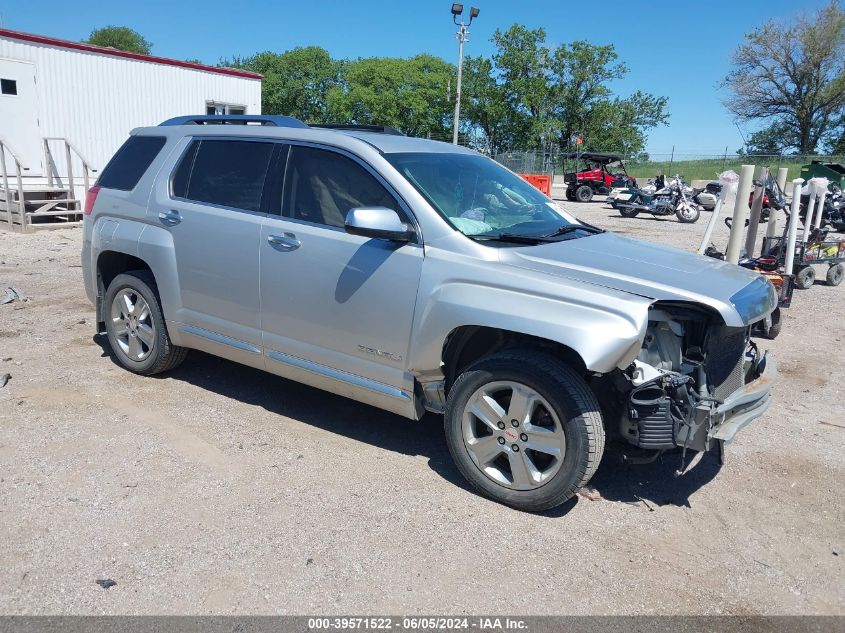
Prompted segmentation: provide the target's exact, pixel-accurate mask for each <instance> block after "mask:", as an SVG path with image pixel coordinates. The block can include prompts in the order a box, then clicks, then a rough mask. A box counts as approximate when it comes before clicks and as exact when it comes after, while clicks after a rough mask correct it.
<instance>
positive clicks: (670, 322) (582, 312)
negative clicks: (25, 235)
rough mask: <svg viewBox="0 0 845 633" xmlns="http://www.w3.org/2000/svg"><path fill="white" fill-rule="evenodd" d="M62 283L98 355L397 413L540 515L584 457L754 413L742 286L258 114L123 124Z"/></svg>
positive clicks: (490, 178)
mask: <svg viewBox="0 0 845 633" xmlns="http://www.w3.org/2000/svg"><path fill="white" fill-rule="evenodd" d="M85 213H86V215H85V223H84V224H85V226H84V233H85V237H84V246H83V252H82V264H83V271H84V278H85V288H86V290H87V292H88V295H89V297H90V298H91V301H93V302H94V303H95V305H96V311H97V323H98V328H99V331H101V332H102V331H105V333H106V334H107V335H108V340H109V343H110V344H111V347H112V349H113V351H114V355H115V357H116V358H117V360H118V361H119V362H120V363H121V364H122V365H123V366H124V367H126V368H127V369H129V370H131V371H133V372H136V373H139V374H146V375H149V374H155V373H158V372H163V371H168V370H172V369H173V368H175V367H176V366H177V365H178V364H179V363H180V362H181V361H182V360H183V359H184V358H185V355H186V354H187V351H188V350H189V349H199V350H203V351H205V352H209V353H211V354H216V355H218V356H222V357H225V358H228V359H231V360H233V361H236V362H239V363H243V364H245V365H249V366H251V367H258V368H260V369H264V370H267V371H269V372H272V373H274V374H278V375H280V376H284V377H285V378H290V379H292V380H296V381H299V382H302V383H307V384H309V385H313V386H316V387H319V388H321V389H325V390H327V391H331V392H333V393H336V394H340V395H342V396H346V397H348V398H352V399H354V400H358V401H360V402H364V403H367V404H370V405H373V406H376V407H379V408H381V409H385V410H387V411H392V412H394V413H396V414H398V415H400V416H403V417H406V418H411V419H414V420H416V419H419V418H420V417H421V416H422V415H423V414H424V413H425V412H426V411H433V412H435V413H440V414H443V416H444V425H445V433H446V440H447V444H448V446H449V450H450V452H451V454H452V457H453V458H454V460H455V463H456V464H457V467H458V468H459V469H460V471H461V473H462V474H463V475H464V476H465V477H466V478H467V479H468V480H469V481H470V482H471V483H472V484H473V485H474V486H475V487H476V488H477V489H478V490H479V491H480V492H481V493H483V494H484V495H487V496H488V497H491V498H493V499H495V500H497V501H500V502H502V503H506V504H508V505H511V506H514V507H516V508H520V509H524V510H531V511H539V510H544V509H548V508H551V507H553V506H556V505H558V504H560V503H563V502H564V501H566V500H567V499H569V498H570V497H571V496H572V495H573V494H575V492H576V491H577V490H578V489H579V487H581V486H583V485H584V484H586V483H587V481H588V480H589V479H590V477H591V476H592V475H593V473H594V472H595V471H596V468H597V467H598V465H599V461H600V460H601V458H602V453H603V451H604V447H605V440H606V438H607V439H611V440H615V441H618V442H621V443H623V445H624V444H625V443H627V444H629V445H633V447H636V448H629V449H626V450H629V451H631V452H634V453H641V455H640V457H641V458H648V457H649V456H654V455H657V454H659V453H660V452H662V451H676V452H678V453H681V456H680V457H679V459H680V460H681V465H682V466H683V464H684V460H685V459H687V457H686V456H687V453H688V452H690V454H691V452H692V451H706V450H709V449H711V448H716V449H718V450H721V448H722V444H723V443H724V442H727V441H729V440H731V439H732V438H733V437H734V434H735V433H736V432H737V431H738V430H739V429H740V428H741V427H743V426H745V425H746V424H747V423H748V422H750V421H751V420H753V419H754V418H757V417H759V416H760V415H762V414H763V412H764V411H765V410H766V409H767V407H768V406H769V403H770V389H771V385H772V382H773V378H774V373H775V369H774V363H773V361H772V359H771V358H767V357H766V355H763V354H760V353H758V351H757V348H756V346H755V345H754V343H753V342H752V341H751V339H750V337H749V335H750V328H751V326H752V324H754V323H756V322H758V321H761V320H764V319H766V318H767V317H768V315H769V314H770V313H771V312H772V311H773V310H774V308H775V306H776V296H775V292H774V289H773V287H772V286H771V284H770V283H769V282H768V281H766V280H765V279H764V278H763V277H761V276H760V275H758V274H756V273H754V272H750V271H748V270H745V269H743V268H740V267H738V266H734V265H732V264H728V263H724V262H721V261H718V260H715V259H710V258H705V257H699V256H697V255H693V254H689V253H686V252H682V251H680V250H676V249H673V248H668V247H663V246H657V245H655V244H650V243H644V242H639V241H635V240H631V239H627V238H624V237H620V236H618V235H614V234H613V233H609V232H606V231H602V230H601V229H598V228H596V227H594V226H590V225H588V224H586V223H584V222H580V221H578V220H577V219H576V218H575V217H573V216H571V215H570V214H569V213H567V212H566V211H565V210H562V209H561V208H559V207H558V205H557V204H555V203H554V202H553V201H552V200H551V199H549V198H547V197H546V196H544V195H543V194H541V193H540V192H539V191H537V190H536V189H535V188H533V187H532V186H530V185H529V184H528V183H526V182H525V181H524V180H522V179H521V178H520V177H518V176H517V175H516V174H514V173H512V172H510V171H508V170H507V169H505V168H504V167H502V166H501V165H499V164H497V163H496V162H494V161H493V160H491V159H489V158H486V157H484V156H482V155H480V154H477V153H476V152H473V151H470V150H468V149H464V148H461V147H456V146H453V145H448V144H445V143H438V142H434V141H429V140H424V139H418V138H408V137H405V136H402V135H401V134H399V133H397V132H395V130H391V129H389V128H367V129H362V128H360V127H359V128H355V127H352V126H338V127H337V128H335V129H325V128H316V127H310V126H307V125H305V124H303V123H301V122H299V121H297V120H295V119H290V118H287V117H271V116H225V117H220V116H216V117H215V116H204V117H180V118H178V119H172V120H169V121H166V122H164V123H162V124H161V125H159V126H157V127H149V128H142V129H137V130H134V131H133V132H132V135H131V136H130V138H129V140H127V141H126V143H125V144H124V145H123V146H122V147H121V148H120V150H119V151H118V152H117V154H115V156H114V158H113V159H112V160H111V162H110V163H109V164H108V166H107V167H106V168H105V169H104V170H103V172H102V174H101V176H100V179H99V181H98V183H97V185H96V186H95V187H93V188H92V189H91V191H90V192H89V195H88V199H87V202H86V209H85Z"/></svg>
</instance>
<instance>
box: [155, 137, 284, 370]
mask: <svg viewBox="0 0 845 633" xmlns="http://www.w3.org/2000/svg"><path fill="white" fill-rule="evenodd" d="M278 147H279V145H278V144H275V143H272V142H269V141H254V140H246V139H245V140H240V139H226V140H223V139H213V138H211V139H209V138H205V139H203V140H194V141H192V142H190V144H189V145H188V147H187V149H185V151H184V152H183V153H182V155H181V158H180V159H179V162H178V165H177V166H176V168H175V171H174V172H173V178H172V183H171V184H170V189H171V191H172V195H171V193H170V192H169V191H167V188H168V187H167V183H166V182H163V183H162V184H161V185H160V186H159V189H158V190H157V191H156V201H155V204H154V205H153V206H152V207H151V209H152V211H153V212H154V213H155V214H156V217H155V218H154V219H155V221H157V222H159V223H160V225H162V226H163V227H165V228H166V229H167V230H168V231H169V232H170V234H171V236H172V239H173V251H174V253H175V257H176V268H177V277H178V285H179V297H180V305H178V306H174V309H173V310H171V311H170V312H171V314H172V315H173V317H172V318H173V319H174V320H175V321H176V323H174V324H173V325H174V327H175V328H176V329H178V330H179V336H185V337H187V338H188V342H189V344H190V346H191V347H197V348H199V349H204V350H206V351H210V352H212V353H215V354H219V355H221V356H225V357H227V358H232V359H233V360H238V361H240V362H244V363H246V364H249V365H253V366H256V367H263V365H264V361H263V358H262V354H261V328H260V314H259V290H258V288H259V285H258V283H259V268H258V258H259V248H258V246H259V239H260V236H261V223H262V220H263V217H264V214H263V213H262V196H263V192H264V180H265V178H266V175H267V173H268V170H269V165H270V161H271V158H272V156H273V154H274V152H275V151H276V150H277V148H278Z"/></svg>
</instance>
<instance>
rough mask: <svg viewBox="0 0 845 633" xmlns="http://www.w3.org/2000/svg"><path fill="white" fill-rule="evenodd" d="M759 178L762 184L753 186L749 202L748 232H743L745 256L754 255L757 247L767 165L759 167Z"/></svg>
mask: <svg viewBox="0 0 845 633" xmlns="http://www.w3.org/2000/svg"><path fill="white" fill-rule="evenodd" d="M759 178H760V182H761V183H762V184H761V185H759V186H757V187H755V188H754V202H752V203H751V215H750V216H749V218H748V232H747V233H746V234H745V254H746V256H747V257H754V250H755V249H756V248H757V227H759V226H760V216H761V215H762V214H763V197H764V196H765V195H766V182H767V181H768V179H769V168H768V167H763V168H761V169H760V176H759ZM743 224H744V223H743Z"/></svg>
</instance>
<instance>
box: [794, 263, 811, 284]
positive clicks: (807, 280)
mask: <svg viewBox="0 0 845 633" xmlns="http://www.w3.org/2000/svg"><path fill="white" fill-rule="evenodd" d="M814 283H816V271H815V270H813V267H812V266H804V267H803V268H802V269H801V270H799V271H798V272H797V273H795V287H796V288H798V289H799V290H807V289H808V288H812V287H813V284H814Z"/></svg>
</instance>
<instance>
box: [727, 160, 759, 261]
mask: <svg viewBox="0 0 845 633" xmlns="http://www.w3.org/2000/svg"><path fill="white" fill-rule="evenodd" d="M753 182H754V165H743V166H742V169H741V170H740V174H739V188H738V189H737V192H736V201H735V202H734V213H733V223H732V224H731V234H730V236H729V237H728V248H727V250H726V252H725V261H729V262H731V263H732V264H736V263H739V252H740V249H741V248H742V234H743V232H744V231H745V220H746V219H748V197H749V196H750V195H751V185H752V183H753Z"/></svg>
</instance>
